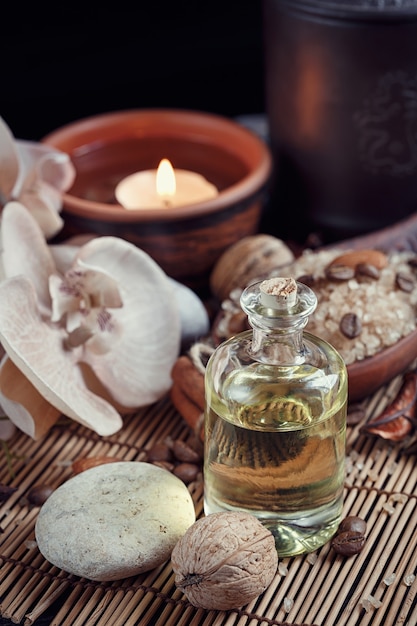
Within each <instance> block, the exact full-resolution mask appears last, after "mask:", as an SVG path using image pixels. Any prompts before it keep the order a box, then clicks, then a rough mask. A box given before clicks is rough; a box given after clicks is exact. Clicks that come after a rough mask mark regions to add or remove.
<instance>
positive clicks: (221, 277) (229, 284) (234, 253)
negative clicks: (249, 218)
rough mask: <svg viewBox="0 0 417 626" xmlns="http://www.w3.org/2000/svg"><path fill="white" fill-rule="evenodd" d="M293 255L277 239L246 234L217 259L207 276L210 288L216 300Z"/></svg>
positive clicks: (224, 297)
mask: <svg viewBox="0 0 417 626" xmlns="http://www.w3.org/2000/svg"><path fill="white" fill-rule="evenodd" d="M293 260H294V254H293V253H292V251H291V250H290V248H289V247H288V246H287V245H286V243H284V242H283V241H282V240H281V239H278V238H277V237H274V236H273V235H267V234H263V233H261V234H258V235H248V236H247V237H244V238H243V239H240V241H238V242H236V243H235V244H233V245H232V246H230V247H229V248H228V249H227V250H226V251H225V252H223V254H222V256H221V257H220V258H219V259H218V261H217V263H216V264H215V266H214V267H213V270H212V272H211V274H210V288H211V291H212V293H213V295H214V296H216V297H217V298H218V299H219V301H220V302H221V301H223V300H225V299H226V298H228V297H229V294H230V293H231V292H232V291H233V289H236V288H240V289H244V288H245V287H246V286H247V285H248V283H249V282H250V281H252V280H253V279H255V278H263V277H265V276H267V275H268V274H269V273H270V272H271V271H272V270H275V269H277V268H279V267H282V266H284V265H288V264H289V263H291V262H292V261H293Z"/></svg>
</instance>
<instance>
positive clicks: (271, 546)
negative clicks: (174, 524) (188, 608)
mask: <svg viewBox="0 0 417 626" xmlns="http://www.w3.org/2000/svg"><path fill="white" fill-rule="evenodd" d="M171 563H172V567H173V570H174V573H175V584H176V586H177V587H178V588H179V589H181V591H182V592H183V593H184V594H185V595H186V596H187V598H188V600H189V601H190V602H191V604H193V605H194V606H195V607H197V608H203V609H208V610H210V609H217V610H223V611H226V610H228V609H234V608H240V607H242V606H244V605H246V604H248V603H249V602H250V601H251V600H254V599H255V598H257V597H258V596H259V595H260V594H261V593H263V592H264V591H265V589H267V587H268V586H269V585H270V584H271V582H272V580H273V578H274V576H275V574H276V570H277V565H278V554H277V551H276V548H275V540H274V537H273V535H272V533H271V532H270V531H269V530H268V529H267V528H266V527H265V526H263V525H262V524H261V522H260V521H259V520H258V519H257V518H256V517H254V516H253V515H251V514H249V513H245V512H234V511H233V512H222V513H211V514H210V515H207V516H206V517H203V518H201V519H199V520H197V521H196V522H195V523H194V524H193V525H192V526H191V527H190V528H189V529H188V530H187V531H186V533H185V534H184V535H183V537H181V539H180V540H179V541H178V543H177V544H176V545H175V547H174V549H173V551H172V555H171Z"/></svg>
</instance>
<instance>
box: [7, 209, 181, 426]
mask: <svg viewBox="0 0 417 626" xmlns="http://www.w3.org/2000/svg"><path fill="white" fill-rule="evenodd" d="M1 245H2V257H3V267H4V272H5V276H6V278H5V280H3V281H2V282H1V283H0V341H1V343H2V346H3V348H4V350H5V353H6V354H5V357H4V358H3V360H2V362H1V364H0V404H1V405H2V407H3V409H4V410H5V412H6V413H7V415H8V416H9V418H10V419H11V420H12V422H13V423H14V424H16V426H17V427H18V428H20V429H21V430H22V431H24V432H25V433H27V434H28V435H30V436H31V437H33V438H38V437H40V436H41V435H42V434H44V433H45V432H46V431H47V430H48V429H49V427H50V425H51V424H53V423H54V422H55V421H56V419H57V418H58V417H59V415H60V414H64V415H66V416H68V417H70V418H72V419H74V420H76V421H77V422H79V423H81V424H83V425H85V426H87V427H89V428H91V429H93V430H95V431H96V432H97V433H98V434H100V435H110V434H113V433H115V432H117V431H118V430H119V429H120V428H121V426H122V418H121V415H120V413H121V412H123V409H124V408H126V407H127V408H130V409H133V408H137V407H140V406H145V405H148V404H151V403H153V402H155V401H157V400H158V399H160V398H161V397H162V396H163V395H164V394H165V393H166V392H167V391H168V389H169V388H170V386H171V376H170V374H171V369H172V366H173V364H174V362H175V360H176V358H177V357H178V354H179V349H180V341H181V321H180V314H179V309H178V306H177V303H176V300H175V296H174V293H173V287H172V283H171V280H170V279H169V278H168V277H167V275H166V274H165V273H164V272H163V270H162V269H161V268H160V267H159V266H158V265H157V264H156V263H155V262H154V261H153V260H152V259H151V258H150V257H149V256H148V255H147V254H146V253H145V252H144V251H142V250H140V249H138V248H137V247H136V246H134V245H133V244H131V243H129V242H127V241H124V240H122V239H119V238H116V237H100V238H96V239H92V240H91V241H89V242H88V243H86V244H85V245H82V246H80V247H79V248H76V249H75V253H74V250H70V252H69V253H68V254H67V255H66V257H67V261H66V262H65V263H64V266H65V267H67V268H68V269H66V270H65V271H64V273H62V272H60V271H59V270H58V267H57V265H56V263H55V261H54V256H53V254H52V252H51V249H50V248H49V247H48V245H47V243H46V241H45V238H44V236H43V233H42V231H41V229H40V227H39V225H38V223H37V222H36V221H35V219H34V218H33V217H32V215H31V213H30V212H29V211H28V210H27V209H26V208H25V207H24V206H23V205H21V204H20V203H18V202H10V203H8V204H7V205H6V206H5V207H4V210H3V216H2V228H1ZM63 252H64V254H63V255H61V256H62V258H64V257H65V246H64V247H63ZM61 266H62V259H61Z"/></svg>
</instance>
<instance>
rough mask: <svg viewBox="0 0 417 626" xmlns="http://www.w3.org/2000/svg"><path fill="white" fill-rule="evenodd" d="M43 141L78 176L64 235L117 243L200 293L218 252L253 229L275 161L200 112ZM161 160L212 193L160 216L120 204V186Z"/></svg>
mask: <svg viewBox="0 0 417 626" xmlns="http://www.w3.org/2000/svg"><path fill="white" fill-rule="evenodd" d="M43 143H46V144H48V145H50V146H53V147H54V148H57V149H59V150H61V151H62V152H65V153H67V154H69V155H70V157H71V159H72V162H73V164H74V166H75V169H76V179H75V182H74V184H73V186H72V188H71V189H70V190H69V191H68V192H67V193H66V194H64V196H63V213H62V216H63V218H64V222H65V227H64V231H63V235H65V236H73V235H79V234H81V233H96V234H99V235H114V236H118V237H122V238H123V239H126V240H128V241H130V242H132V243H134V244H136V245H137V246H138V247H140V248H142V249H143V250H145V252H147V253H148V254H149V255H150V256H151V257H152V258H153V259H154V260H155V261H156V262H157V263H158V264H159V265H160V266H161V267H162V268H163V269H164V270H165V271H166V272H167V273H168V274H169V275H170V276H171V277H173V278H175V279H176V280H178V281H180V282H183V283H184V284H186V285H188V286H189V287H192V288H195V289H197V290H199V289H201V288H204V286H206V285H207V281H208V276H209V274H210V271H211V269H212V267H213V265H214V263H215V262H216V260H217V259H218V258H219V256H220V255H221V254H222V253H223V252H224V250H225V249H226V248H227V247H229V246H230V245H231V244H233V243H234V242H236V241H237V240H239V239H240V238H242V237H244V236H246V235H250V234H253V233H255V232H256V231H257V229H258V225H259V221H260V217H261V212H262V208H263V202H264V199H265V194H266V192H267V190H268V184H269V180H270V175H271V167H272V165H271V163H272V158H271V155H270V151H269V148H268V146H267V145H266V143H265V142H264V141H263V140H262V139H260V138H259V137H258V136H257V135H255V134H254V133H252V132H251V131H249V130H247V129H246V128H244V127H243V126H241V125H240V124H238V123H237V122H234V121H232V120H229V119H227V118H224V117H221V116H218V115H214V114H210V113H201V112H196V111H184V110H128V111H120V112H114V113H105V114H101V115H98V116H94V117H90V118H86V119H82V120H80V121H77V122H73V123H70V124H68V125H66V126H64V127H61V128H59V129H57V130H55V131H54V132H52V133H50V134H49V135H48V136H46V137H44V139H43ZM162 158H167V159H169V160H170V161H171V163H172V165H173V166H174V168H178V169H186V170H187V169H188V170H192V171H195V172H197V173H199V174H202V175H203V176H204V177H205V178H206V179H207V180H209V181H210V182H211V183H213V184H214V185H216V187H217V188H218V190H219V193H218V195H217V196H216V197H215V198H213V199H210V200H207V201H203V202H199V203H196V204H192V205H188V206H183V207H178V208H164V209H158V210H154V209H135V210H127V209H124V208H123V207H122V206H121V205H120V204H118V203H117V201H116V199H115V187H116V186H117V184H118V183H119V182H120V180H122V179H123V178H125V177H126V176H128V175H130V174H132V173H135V172H138V171H141V170H146V169H156V168H157V166H158V163H159V161H160V160H161V159H162Z"/></svg>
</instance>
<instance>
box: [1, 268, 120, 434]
mask: <svg viewBox="0 0 417 626" xmlns="http://www.w3.org/2000/svg"><path fill="white" fill-rule="evenodd" d="M64 339H65V333H64V331H61V330H59V329H55V328H51V327H50V326H48V325H47V324H46V323H45V322H43V320H42V318H41V317H40V314H39V311H38V302H37V297H36V292H35V290H34V288H33V286H32V284H31V283H30V282H29V280H28V279H27V278H26V277H24V276H17V277H14V278H10V279H8V280H6V281H4V282H3V283H1V284H0V340H1V342H2V344H3V346H4V348H5V350H6V352H7V354H8V356H9V358H10V359H11V360H12V361H13V362H14V364H15V365H16V367H17V368H18V369H19V370H20V371H21V372H22V374H23V375H24V376H25V377H26V378H27V379H28V380H29V381H30V382H31V383H32V385H33V386H34V387H35V388H36V389H37V391H38V392H39V393H40V395H41V396H42V397H43V398H44V399H45V400H46V401H47V402H48V403H50V404H51V405H52V406H54V407H55V408H56V409H57V410H58V411H60V412H61V413H63V414H64V415H67V416H68V417H70V418H72V419H74V420H75V421H77V422H79V423H81V424H83V425H84V426H87V427H88V428H91V429H93V430H95V431H96V432H97V433H98V434H99V435H103V436H105V435H111V434H114V433H115V432H117V431H118V430H119V429H120V428H121V427H122V420H121V417H120V415H119V413H118V412H117V411H116V410H115V409H114V408H113V407H112V406H111V405H110V404H109V403H108V402H106V401H105V400H103V399H102V398H100V397H99V396H97V395H95V394H93V393H91V391H89V390H88V389H87V387H86V385H85V382H84V379H83V376H82V372H81V369H80V368H79V367H78V366H77V364H76V360H77V355H78V350H72V351H67V350H65V348H64Z"/></svg>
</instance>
